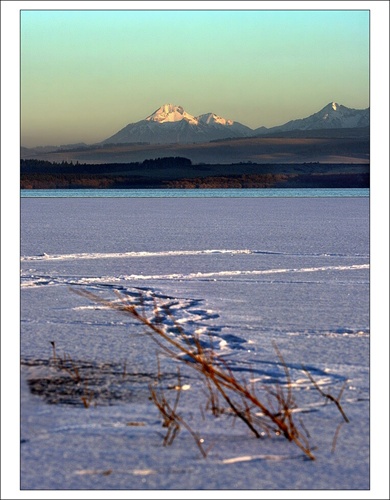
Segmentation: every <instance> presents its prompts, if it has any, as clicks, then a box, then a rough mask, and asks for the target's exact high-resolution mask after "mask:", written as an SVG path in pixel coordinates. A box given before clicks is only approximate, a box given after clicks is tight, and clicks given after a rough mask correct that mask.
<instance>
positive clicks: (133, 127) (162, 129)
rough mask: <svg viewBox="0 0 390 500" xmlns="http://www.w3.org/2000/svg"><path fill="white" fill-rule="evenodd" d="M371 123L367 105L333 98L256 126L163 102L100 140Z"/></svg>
mask: <svg viewBox="0 0 390 500" xmlns="http://www.w3.org/2000/svg"><path fill="white" fill-rule="evenodd" d="M369 125H370V112H369V108H367V109H362V110H360V109H352V108H347V107H346V106H342V105H340V104H338V103H336V102H331V103H329V104H327V105H326V106H325V107H324V108H323V109H321V110H320V111H318V112H317V113H314V114H313V115H310V116H308V117H307V118H301V119H297V120H291V121H289V122H287V123H285V124H284V125H279V126H276V127H271V128H266V127H259V128H257V129H255V130H253V129H251V128H250V127H247V126H246V125H243V124H242V123H239V122H235V121H233V120H230V119H226V118H223V117H221V116H218V115H217V114H215V113H206V114H202V115H199V116H193V115H191V114H190V113H188V112H187V111H185V110H184V108H183V107H182V106H176V105H174V104H163V105H162V106H160V107H159V108H158V109H156V111H154V112H153V113H152V114H151V115H149V116H147V117H146V118H145V119H144V120H140V121H138V122H136V123H130V124H128V125H126V127H124V128H123V129H121V130H120V131H119V132H117V133H116V134H114V135H112V136H111V137H108V138H107V139H105V140H104V141H102V142H101V144H128V143H135V142H148V143H150V144H185V143H199V142H208V141H215V140H224V139H235V138H244V137H257V136H262V135H269V134H275V133H278V134H279V133H285V132H293V131H297V130H306V131H308V130H333V129H334V130H336V129H352V128H366V127H369Z"/></svg>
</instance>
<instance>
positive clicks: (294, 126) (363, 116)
mask: <svg viewBox="0 0 390 500" xmlns="http://www.w3.org/2000/svg"><path fill="white" fill-rule="evenodd" d="M369 126H370V109H369V108H367V109H352V108H347V107H346V106H342V105H340V104H338V103H337V102H330V103H329V104H327V105H326V106H325V107H324V108H322V109H321V111H318V112H317V113H314V114H313V115H310V116H308V117H307V118H300V119H298V120H291V121H289V122H287V123H285V124H284V125H278V126H276V127H271V128H268V129H265V128H264V127H260V128H258V129H256V130H255V134H256V135H258V136H260V135H265V134H266V135H269V134H275V133H280V132H283V133H286V132H287V133H290V132H292V133H295V131H297V130H300V131H303V130H306V131H309V130H329V131H332V130H334V131H336V130H337V131H339V130H340V129H353V128H358V129H360V128H368V127H369ZM329 136H332V133H331V132H330V135H329Z"/></svg>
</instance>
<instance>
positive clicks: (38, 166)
mask: <svg viewBox="0 0 390 500" xmlns="http://www.w3.org/2000/svg"><path fill="white" fill-rule="evenodd" d="M191 165H192V161H191V160H190V159H189V158H183V157H181V156H173V157H164V158H155V159H149V160H144V161H143V162H131V163H99V164H91V163H79V162H78V161H76V162H75V163H73V162H72V161H70V162H67V161H62V162H61V163H56V162H51V161H47V160H36V159H22V160H20V173H21V174H56V175H57V174H102V173H105V174H110V172H114V173H115V174H116V173H118V172H131V171H132V170H136V169H139V168H140V167H142V168H148V169H151V168H158V169H163V168H177V167H179V168H180V167H190V166H191Z"/></svg>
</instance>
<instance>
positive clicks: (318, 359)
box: [20, 197, 370, 498]
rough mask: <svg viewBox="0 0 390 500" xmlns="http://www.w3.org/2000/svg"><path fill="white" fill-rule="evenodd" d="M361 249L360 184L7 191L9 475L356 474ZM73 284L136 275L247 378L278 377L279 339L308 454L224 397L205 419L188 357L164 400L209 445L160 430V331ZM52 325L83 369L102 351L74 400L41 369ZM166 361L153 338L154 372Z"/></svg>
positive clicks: (364, 380) (208, 482) (363, 405)
mask: <svg viewBox="0 0 390 500" xmlns="http://www.w3.org/2000/svg"><path fill="white" fill-rule="evenodd" d="M369 261H370V256H369V199H368V198H364V197H360V198H346V197H345V198H344V197H338V198H331V197H327V198H222V199H213V198H128V199H126V198H22V199H21V339H20V341H21V343H20V353H21V358H22V390H21V439H22V444H21V487H22V489H25V490H42V489H44V490H46V489H48V490H51V489H52V490H62V489H80V490H99V489H103V490H104V489H112V490H128V489H136V490H137V489H140V490H153V489H157V490H159V489H160V490H167V489H168V490H177V489H183V490H187V489H201V490H216V489H227V490H261V489H267V490H291V489H293V490H327V489H331V490H367V489H369V487H370V474H369V472H370V471H369V465H370V464H369V398H370V388H369V376H370V374H369V349H370V331H369V326H370V317H369ZM72 290H87V291H90V292H92V293H94V294H96V295H97V296H98V297H101V298H103V299H107V300H110V301H111V300H117V299H118V296H117V293H119V294H120V295H121V296H122V297H125V298H128V299H129V300H137V297H138V296H139V293H140V292H141V293H142V294H143V297H144V301H145V302H144V307H145V308H146V310H147V311H151V312H153V308H154V307H155V303H154V300H156V301H157V303H158V304H164V307H166V308H169V311H170V314H171V317H172V320H173V321H175V322H177V323H178V324H180V325H181V327H182V328H183V330H185V332H186V333H188V334H189V335H199V338H200V339H201V340H202V342H205V343H207V342H208V343H210V344H211V345H212V346H213V349H214V350H215V353H216V355H219V356H223V359H224V360H225V362H226V363H227V364H228V366H229V369H230V370H232V373H234V374H237V376H239V377H243V378H245V380H252V381H253V383H254V384H259V387H260V388H261V387H263V386H264V384H267V383H270V382H271V381H281V383H282V381H283V380H284V376H285V372H284V369H283V367H282V366H281V365H280V360H279V359H278V357H277V355H276V353H275V348H274V345H277V347H278V349H279V350H280V352H281V353H282V354H283V357H284V359H285V361H286V364H287V367H288V369H289V370H290V373H291V378H292V382H293V385H294V387H295V390H296V400H297V403H298V408H297V412H298V413H299V412H301V415H302V419H303V420H304V426H305V428H306V429H307V433H308V435H309V436H310V442H311V445H312V447H313V449H314V450H315V452H314V455H315V457H316V460H315V461H311V460H307V458H306V457H305V456H304V455H303V454H302V453H301V452H300V450H299V449H298V448H297V447H296V446H295V445H294V443H291V442H289V441H287V440H286V439H284V438H282V437H281V436H277V435H274V436H271V437H269V436H267V437H266V438H265V439H256V438H254V437H253V436H252V435H251V434H250V432H248V429H247V428H246V427H245V426H244V425H243V424H242V422H236V423H235V425H232V421H231V420H232V419H231V418H230V419H229V418H226V416H224V415H222V416H219V417H218V418H217V419H215V418H213V417H207V418H204V419H203V413H202V412H203V410H202V412H201V413H202V415H200V414H199V415H198V413H199V412H198V408H199V407H201V406H202V404H203V399H204V394H203V393H202V387H201V385H200V383H199V380H198V378H197V374H196V372H194V371H191V368H187V367H184V368H183V373H182V376H183V380H184V382H185V386H186V388H187V386H188V390H186V391H185V392H184V391H180V392H181V393H182V394H183V396H182V398H181V401H180V406H179V410H180V409H181V411H182V413H183V415H186V418H188V419H190V421H191V427H192V428H194V429H196V431H197V432H199V433H200V434H201V435H202V440H203V441H202V442H205V443H207V444H210V447H209V448H208V450H209V451H208V453H207V457H206V458H203V457H202V455H201V454H200V453H199V449H198V448H197V446H196V445H195V444H194V442H193V438H192V437H191V435H190V433H189V432H188V431H187V430H186V429H183V430H182V431H181V432H180V433H179V435H178V436H177V437H176V439H175V440H174V442H173V443H172V445H171V446H163V436H164V429H163V428H162V426H161V418H160V416H159V413H158V411H157V409H156V407H155V406H153V404H152V403H151V402H150V399H149V397H150V396H149V392H148V384H149V383H150V381H151V380H155V377H156V373H157V372H158V369H157V363H156V351H157V350H158V347H157V346H156V345H155V344H154V343H153V340H152V339H151V338H150V337H148V336H147V335H145V333H144V326H142V325H141V324H139V323H138V322H137V321H135V320H134V319H133V318H132V317H130V316H129V315H126V314H124V313H121V312H118V311H116V310H112V309H110V308H107V307H105V306H104V305H101V304H100V305H99V304H97V303H94V302H92V301H91V300H88V298H86V297H83V296H80V295H78V294H75V293H72ZM167 328H168V327H167ZM171 334H172V335H174V331H173V330H172V332H171ZM52 343H54V345H55V349H56V353H57V355H59V356H61V355H62V356H64V355H65V354H66V355H67V356H68V359H69V358H70V359H71V360H72V361H74V363H78V366H79V367H80V369H81V368H85V370H87V372H88V374H89V376H92V374H93V375H94V376H96V374H97V373H98V372H99V373H102V367H103V366H106V367H109V369H108V371H107V374H106V375H105V378H104V380H103V382H102V383H104V384H106V385H105V389H106V390H105V391H103V390H102V389H101V388H100V392H99V390H97V389H96V392H95V393H94V395H93V397H91V401H90V403H91V404H90V405H89V407H88V408H85V407H84V405H83V403H82V398H81V397H79V398H77V397H75V396H74V394H71V395H69V394H68V396H69V397H68V398H65V397H64V395H63V394H60V395H59V394H58V393H57V394H55V393H54V392H55V391H54V389H53V387H54V386H50V390H51V392H50V391H49V390H48V386H45V387H46V389H45V387H43V385H42V384H43V381H46V382H45V383H47V380H48V378H50V377H52V378H53V377H54V373H55V372H54V368H53V366H51V365H50V359H51V361H53V359H52V358H53V344H52ZM178 364H179V363H178V362H177V361H175V360H173V359H170V358H164V357H163V356H161V366H160V369H161V370H162V371H163V372H164V374H165V375H166V380H165V382H164V383H165V384H166V386H165V387H166V389H167V390H168V388H169V387H170V384H171V386H172V384H174V381H175V380H176V378H175V377H176V370H177V365H178ZM302 365H304V367H306V368H307V369H308V370H309V372H310V373H311V375H312V376H313V378H314V379H315V380H316V382H317V383H318V384H319V386H320V387H321V388H322V390H323V391H324V392H326V393H327V394H332V395H334V396H335V397H336V396H337V395H338V394H339V393H340V391H341V389H342V388H343V387H344V391H343V394H342V398H341V403H342V406H343V409H344V411H345V413H346V415H348V418H349V423H344V424H342V422H343V419H342V418H341V415H340V413H339V412H338V410H337V408H336V407H335V405H333V404H332V403H331V402H329V400H328V404H326V405H325V404H324V403H325V402H324V398H322V397H321V394H320V393H319V391H317V390H316V387H314V386H313V384H311V383H310V381H309V380H308V378H307V377H306V376H305V373H304V372H303V370H302ZM88 370H89V371H88ZM120 373H122V375H123V376H122V379H123V381H122V382H123V383H119V382H120V381H118V380H119V379H120V378H121V377H119V379H118V376H117V375H118V374H120ZM141 374H142V377H141ZM57 375H58V374H57ZM57 375H56V376H57ZM115 377H116V378H115ZM283 383H284V382H283ZM115 384H116V385H115ZM114 385H115V391H114V389H113V387H114ZM53 391H54V392H53ZM171 392H172V393H173V392H174V391H171ZM114 393H115V394H114ZM195 408H196V410H195ZM298 418H300V417H298ZM341 424H342V425H341ZM339 425H340V427H339ZM336 431H337V433H336ZM335 433H336V434H335ZM335 436H336V437H337V446H334V443H335ZM309 497H310V495H309ZM301 498H304V496H301Z"/></svg>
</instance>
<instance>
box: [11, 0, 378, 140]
mask: <svg viewBox="0 0 390 500" xmlns="http://www.w3.org/2000/svg"><path fill="white" fill-rule="evenodd" d="M275 3H276V4H277V3H278V2H275ZM72 4H73V3H72ZM162 5H163V4H162ZM369 23H370V18H369V11H368V10H361V11H358V10H344V11H342V10H338V11H336V10H328V11H327V10H290V11H287V10H273V11H269V10H268V11H267V10H249V11H239V10H230V11H229V10H214V11H211V10H198V11H196V10H192V11H187V10H171V11H169V10H154V11H153V10H149V11H136V10H120V11H110V10H105V11H104V10H102V11H97V10H84V11H83V10H73V11H72V10H51V11H49V10H31V11H27V10H22V12H21V66H20V68H21V144H22V145H23V146H27V147H31V146H37V145H48V144H54V145H60V144H68V143H74V142H86V143H87V144H91V143H94V142H99V141H101V140H103V139H105V138H107V137H109V136H111V135H113V134H114V133H116V132H117V131H118V130H120V129H121V128H123V127H124V126H126V125H127V124H128V123H133V122H136V121H138V120H142V119H144V118H145V117H146V116H148V115H149V114H151V113H152V112H153V111H155V109H157V108H158V107H160V106H161V105H162V104H164V103H172V104H177V105H181V106H183V107H184V109H185V110H186V111H187V112H189V113H190V114H192V115H195V116H197V115H199V114H202V113H208V112H214V113H216V114H218V115H220V116H223V117H224V118H229V119H232V120H235V121H239V122H241V123H243V124H245V125H248V126H249V127H251V128H257V127H260V126H263V125H264V126H266V127H272V126H274V125H280V124H282V123H285V122H287V121H289V120H291V119H295V118H304V117H306V116H308V115H310V114H312V113H315V112H317V111H319V110H320V109H321V108H322V107H324V106H325V105H326V104H328V103H329V102H331V101H336V102H338V103H339V104H343V105H345V106H348V107H351V108H357V109H363V108H367V107H368V106H369V105H370V104H369V82H370V79H369Z"/></svg>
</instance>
